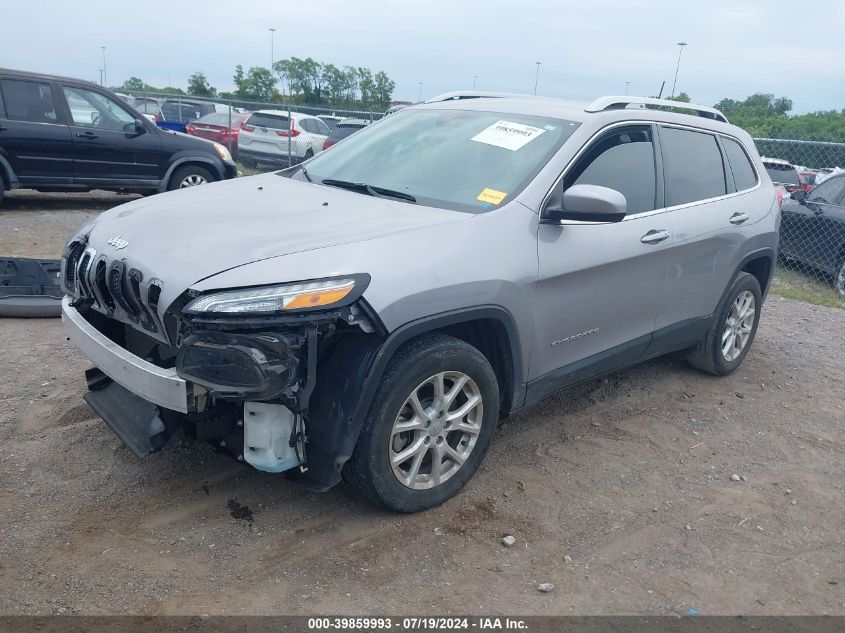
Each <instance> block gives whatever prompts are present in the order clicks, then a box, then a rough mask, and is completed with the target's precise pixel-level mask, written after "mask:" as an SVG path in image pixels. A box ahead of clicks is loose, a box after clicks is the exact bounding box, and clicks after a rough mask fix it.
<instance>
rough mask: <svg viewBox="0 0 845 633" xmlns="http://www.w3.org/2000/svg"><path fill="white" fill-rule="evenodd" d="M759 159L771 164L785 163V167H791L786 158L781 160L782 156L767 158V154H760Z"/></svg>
mask: <svg viewBox="0 0 845 633" xmlns="http://www.w3.org/2000/svg"><path fill="white" fill-rule="evenodd" d="M760 160H761V161H763V162H764V163H771V164H772V165H786V166H787V167H792V163H790V162H789V161H788V160H783V159H782V158H769V157H768V156H761V157H760Z"/></svg>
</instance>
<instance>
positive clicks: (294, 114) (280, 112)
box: [250, 110, 319, 119]
mask: <svg viewBox="0 0 845 633" xmlns="http://www.w3.org/2000/svg"><path fill="white" fill-rule="evenodd" d="M250 114H275V115H276V116H288V114H290V116H292V117H296V118H298V119H317V118H319V117H316V116H314V115H312V114H305V113H303V112H297V111H296V110H291V111H290V112H288V111H287V110H253V111H252V112H251V113H250Z"/></svg>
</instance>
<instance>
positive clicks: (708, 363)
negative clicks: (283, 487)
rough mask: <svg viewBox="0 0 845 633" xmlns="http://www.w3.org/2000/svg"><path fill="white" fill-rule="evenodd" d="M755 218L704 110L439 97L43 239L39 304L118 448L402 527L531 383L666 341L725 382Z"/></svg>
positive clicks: (744, 322)
mask: <svg viewBox="0 0 845 633" xmlns="http://www.w3.org/2000/svg"><path fill="white" fill-rule="evenodd" d="M646 106H648V107H646ZM680 109H684V112H685V113H681V112H679V110H680ZM779 217H780V216H779V208H778V204H777V201H776V196H775V190H774V188H773V186H772V183H771V180H770V179H769V176H768V175H767V173H766V170H765V169H764V167H763V165H762V163H761V161H760V157H759V155H758V154H757V152H756V150H755V148H754V144H753V142H752V140H751V138H750V137H749V136H748V134H746V133H745V132H744V131H742V130H741V129H739V128H736V127H734V126H731V125H729V124H728V122H727V120H726V119H725V117H724V116H723V115H722V114H721V113H720V112H718V111H716V110H714V109H712V108H707V107H703V106H697V105H691V104H684V103H675V102H670V101H661V100H655V99H646V98H635V97H604V98H601V99H599V100H597V101H595V102H593V103H591V104H588V105H586V104H577V103H571V102H564V101H560V100H554V99H545V98H536V97H524V96H517V95H498V94H497V95H485V94H483V93H464V94H449V95H443V96H441V97H438V98H435V99H432V100H431V101H429V102H427V103H424V104H420V105H417V106H413V107H409V108H406V109H403V110H402V111H401V112H397V113H396V114H395V115H392V116H390V117H386V118H385V119H383V120H382V121H379V122H377V123H375V124H374V125H371V126H368V127H367V128H365V129H363V130H361V131H360V132H358V133H356V134H355V135H354V136H352V137H350V138H349V139H346V140H344V141H343V142H342V143H339V144H338V145H337V146H336V147H333V148H332V150H331V151H329V152H325V153H321V154H319V155H317V156H315V157H314V158H312V159H310V160H308V161H306V162H304V163H303V164H302V165H298V166H296V167H293V168H290V169H287V170H284V171H280V172H277V173H271V174H264V175H260V176H253V177H249V178H240V179H237V180H235V181H230V182H225V183H214V184H211V185H208V186H205V187H200V188H194V189H190V190H182V191H176V192H172V193H169V194H165V195H163V196H158V197H156V198H155V199H145V200H138V201H134V202H130V203H128V204H125V205H122V206H120V207H118V208H116V209H113V210H111V211H108V212H106V213H103V214H102V215H100V216H99V217H98V218H97V219H96V220H94V221H93V222H92V223H91V224H89V225H88V226H85V227H84V228H83V229H81V230H80V231H79V232H78V233H77V234H76V235H75V236H73V237H72V239H71V240H70V242H69V244H68V246H67V247H66V250H65V252H64V255H63V260H62V275H63V282H64V288H65V291H66V293H67V295H68V296H67V297H66V298H65V300H64V304H63V317H64V320H65V323H66V327H67V329H68V332H69V335H70V337H71V339H72V340H73V341H75V342H76V344H77V345H78V346H79V347H80V348H81V350H82V351H83V352H84V353H85V354H86V355H87V356H88V357H89V359H90V360H91V361H92V362H93V363H94V365H95V366H96V367H95V368H93V369H91V370H88V372H87V379H88V385H89V389H90V390H89V392H88V393H87V394H86V396H85V399H86V401H87V402H88V403H89V404H90V405H91V406H92V408H93V409H94V410H95V411H96V412H97V413H98V414H99V415H100V416H101V417H102V418H103V419H104V420H105V421H106V422H107V423H108V424H109V426H111V428H112V429H113V430H114V431H115V432H116V433H117V435H119V436H120V437H121V438H122V439H123V440H124V442H126V444H127V445H128V446H129V447H131V448H132V449H133V450H134V451H135V452H136V453H137V454H138V455H145V454H148V453H150V452H153V451H156V450H158V449H160V448H161V447H162V446H163V444H164V443H165V442H166V441H167V439H168V438H169V437H170V436H171V434H172V433H174V432H175V431H176V430H177V429H183V430H184V431H185V432H186V433H188V434H189V435H191V436H193V437H195V438H197V439H201V440H208V441H211V442H213V443H214V444H216V445H217V446H218V447H220V448H222V449H224V450H228V451H231V453H232V454H233V456H234V457H235V458H237V459H240V460H243V461H245V462H247V463H248V464H251V465H252V466H254V467H255V468H258V469H261V470H264V471H269V472H281V471H285V470H289V469H293V468H298V469H300V470H302V471H303V472H304V473H305V476H306V477H308V478H309V479H310V481H311V482H312V483H313V485H314V486H315V487H317V488H321V489H326V488H329V487H331V486H333V485H335V484H336V483H338V482H339V481H340V479H341V477H345V478H346V479H348V480H349V481H351V482H353V483H354V484H355V485H356V486H357V487H359V488H360V489H361V491H362V492H363V493H364V494H366V495H367V496H368V497H369V498H371V499H373V500H375V501H377V502H379V503H381V504H384V505H385V506H387V507H389V508H392V509H394V510H397V511H402V512H413V511H418V510H422V509H425V508H429V507H431V506H434V505H437V504H439V503H442V502H443V501H445V500H446V499H448V498H450V497H451V496H452V495H454V494H455V493H456V492H457V491H458V490H459V489H460V488H461V487H462V486H463V485H464V484H465V483H466V482H467V481H468V480H469V478H470V477H471V476H472V475H473V473H474V472H475V471H476V470H477V469H478V467H479V464H480V463H481V461H482V459H483V458H484V454H485V453H486V452H487V449H488V447H489V445H490V442H491V439H492V436H493V433H494V430H495V427H496V424H497V421H498V420H499V419H500V418H503V417H505V416H507V415H509V414H511V413H513V412H514V411H517V410H519V409H522V408H524V407H527V406H529V405H532V404H533V403H536V402H538V401H539V400H541V399H542V398H544V397H546V396H547V395H549V394H551V393H553V392H556V391H559V390H561V389H564V388H566V387H568V386H571V385H573V384H575V383H578V382H581V381H584V380H587V379H590V378H592V377H595V376H597V375H600V374H604V373H607V372H610V371H613V370H616V369H619V368H621V367H624V366H628V365H631V364H634V363H638V362H641V361H643V360H646V359H649V358H653V357H655V356H658V355H661V354H665V353H667V352H670V351H677V350H687V351H688V357H689V361H690V363H691V364H692V365H693V366H694V367H697V368H699V369H701V370H704V371H706V372H710V373H712V374H716V375H725V374H728V373H730V372H732V371H734V370H735V369H736V368H737V367H738V366H739V365H740V363H742V361H743V359H744V358H745V355H746V354H747V353H748V350H749V347H750V346H751V343H752V341H753V340H754V334H755V332H756V329H757V324H758V321H759V318H760V309H761V306H762V302H763V297H764V296H765V293H766V290H767V287H768V284H769V280H770V278H771V271H772V264H773V262H774V261H775V257H776V246H777V235H778V223H779Z"/></svg>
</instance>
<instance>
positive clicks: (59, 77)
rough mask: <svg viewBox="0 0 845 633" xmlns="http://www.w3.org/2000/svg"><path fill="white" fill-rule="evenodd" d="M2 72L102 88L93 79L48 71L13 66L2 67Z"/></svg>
mask: <svg viewBox="0 0 845 633" xmlns="http://www.w3.org/2000/svg"><path fill="white" fill-rule="evenodd" d="M0 73H2V74H4V75H15V76H19V77H25V78H27V79H41V80H42V81H73V82H74V83H80V84H88V85H89V86H94V87H96V88H102V86H100V85H98V84H95V83H94V82H93V81H87V80H85V79H78V78H76V77H63V76H62V75H48V74H46V73H36V72H30V71H28V70H13V69H12V68H0Z"/></svg>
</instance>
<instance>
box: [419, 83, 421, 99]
mask: <svg viewBox="0 0 845 633" xmlns="http://www.w3.org/2000/svg"><path fill="white" fill-rule="evenodd" d="M419 101H422V82H420V98H419Z"/></svg>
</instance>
